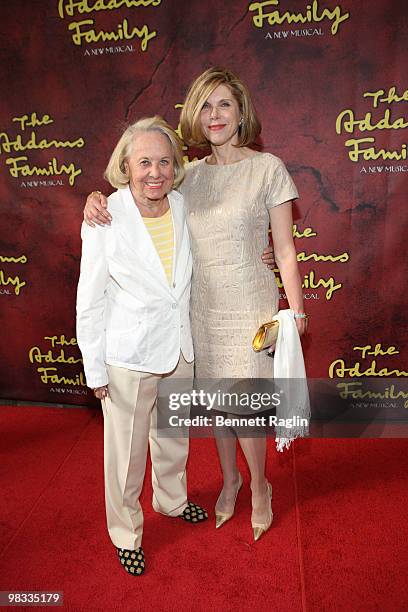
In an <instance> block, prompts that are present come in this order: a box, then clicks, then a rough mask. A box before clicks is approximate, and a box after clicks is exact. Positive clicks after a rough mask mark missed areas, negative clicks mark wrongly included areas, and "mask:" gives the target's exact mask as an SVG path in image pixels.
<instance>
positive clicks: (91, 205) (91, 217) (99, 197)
mask: <svg viewBox="0 0 408 612" xmlns="http://www.w3.org/2000/svg"><path fill="white" fill-rule="evenodd" d="M107 209H108V200H107V198H106V196H105V195H104V194H103V193H101V192H100V191H93V192H92V193H90V194H89V196H88V197H87V198H86V204H85V208H84V220H85V223H86V224H87V225H89V226H90V227H95V223H96V225H110V223H111V221H112V216H111V215H110V213H109V212H108V210H107Z"/></svg>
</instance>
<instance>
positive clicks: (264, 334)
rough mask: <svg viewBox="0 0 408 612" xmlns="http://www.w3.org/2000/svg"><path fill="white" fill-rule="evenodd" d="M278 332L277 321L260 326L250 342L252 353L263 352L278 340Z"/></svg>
mask: <svg viewBox="0 0 408 612" xmlns="http://www.w3.org/2000/svg"><path fill="white" fill-rule="evenodd" d="M278 330H279V321H270V323H264V324H263V325H261V327H260V328H259V329H258V331H257V332H256V334H255V336H254V339H253V340H252V348H253V349H254V351H256V352H257V353H259V351H263V350H264V349H266V348H268V347H269V346H271V345H272V344H275V342H276V340H277V338H278Z"/></svg>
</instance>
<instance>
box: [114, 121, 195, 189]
mask: <svg viewBox="0 0 408 612" xmlns="http://www.w3.org/2000/svg"><path fill="white" fill-rule="evenodd" d="M140 132H160V133H161V134H163V136H166V138H168V139H169V141H170V144H171V148H172V151H173V157H174V159H173V161H174V182H173V188H174V189H175V188H176V187H178V186H179V185H180V183H181V182H182V180H183V179H184V163H183V150H182V143H181V140H180V138H179V137H178V136H177V134H176V132H175V131H174V130H173V128H172V127H171V125H169V124H168V123H167V121H165V120H164V119H163V118H162V117H160V116H159V115H155V116H154V117H146V118H145V119H139V121H136V122H135V123H132V124H131V125H129V126H128V127H127V128H126V129H125V131H124V132H123V134H122V136H121V137H120V139H119V141H118V143H117V145H116V147H115V148H114V150H113V153H112V155H111V157H110V160H109V163H108V165H107V167H106V170H105V173H104V177H105V179H106V180H107V181H108V182H109V183H110V184H111V185H112V187H115V188H116V189H120V188H123V187H126V185H128V184H129V180H130V176H129V172H128V170H127V168H126V164H125V162H126V161H127V160H128V159H129V157H130V156H131V154H132V148H133V142H134V138H135V135H136V134H137V133H140Z"/></svg>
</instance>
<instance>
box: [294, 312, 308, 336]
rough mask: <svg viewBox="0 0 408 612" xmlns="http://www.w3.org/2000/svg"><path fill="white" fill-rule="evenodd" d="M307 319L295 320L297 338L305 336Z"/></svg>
mask: <svg viewBox="0 0 408 612" xmlns="http://www.w3.org/2000/svg"><path fill="white" fill-rule="evenodd" d="M308 320H309V319H308V318H307V317H305V318H302V319H301V318H296V319H295V321H296V327H297V330H298V332H299V336H303V334H305V333H306V332H307V326H308Z"/></svg>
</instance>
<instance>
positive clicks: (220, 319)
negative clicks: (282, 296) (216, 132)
mask: <svg viewBox="0 0 408 612" xmlns="http://www.w3.org/2000/svg"><path fill="white" fill-rule="evenodd" d="M180 191H181V192H182V193H183V195H184V197H185V205H186V209H187V223H188V228H189V232H190V239H191V249H192V255H193V281H192V293H191V322H192V332H193V341H194V352H195V369H196V377H199V378H212V379H214V378H244V379H248V378H271V377H272V376H273V359H271V358H270V357H268V355H267V354H266V352H265V351H263V352H262V353H255V352H254V351H253V349H252V347H251V341H252V338H253V336H254V334H255V332H256V330H257V329H258V327H259V325H260V324H261V323H265V322H267V321H270V320H271V318H272V316H273V315H274V314H275V313H276V312H277V310H278V298H279V296H278V289H277V285H276V281H275V277H274V274H273V272H272V271H271V270H269V269H268V268H267V267H266V266H265V265H264V264H263V263H262V261H261V254H262V251H263V249H264V248H265V246H266V245H267V244H268V228H269V214H268V209H269V208H271V207H273V206H278V205H279V204H282V203H283V202H286V201H288V200H292V199H293V198H296V197H298V193H297V190H296V187H295V185H294V183H293V181H292V179H291V177H290V175H289V173H288V171H287V170H286V168H285V166H284V164H283V163H282V161H281V160H280V159H279V158H277V157H275V156H274V155H271V154H270V153H254V155H253V156H251V157H249V158H246V159H244V160H242V161H240V162H237V163H234V164H230V165H225V166H218V165H210V164H207V163H206V159H202V160H199V161H195V162H192V163H191V164H189V165H188V166H187V169H186V178H185V180H184V182H183V184H182V187H181V189H180Z"/></svg>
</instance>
